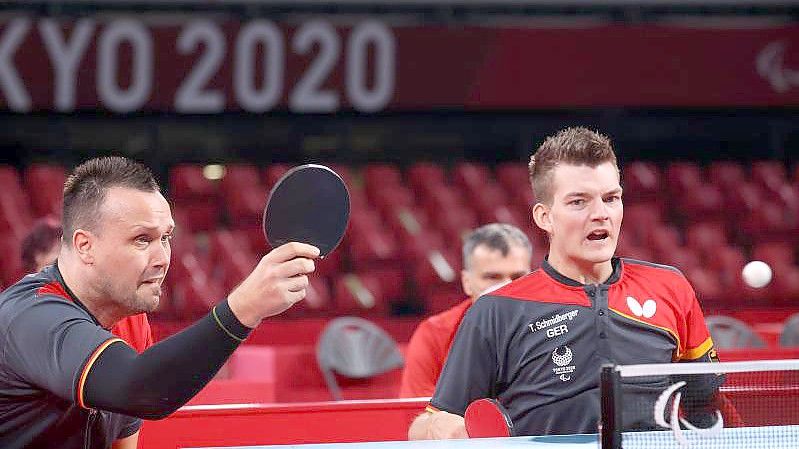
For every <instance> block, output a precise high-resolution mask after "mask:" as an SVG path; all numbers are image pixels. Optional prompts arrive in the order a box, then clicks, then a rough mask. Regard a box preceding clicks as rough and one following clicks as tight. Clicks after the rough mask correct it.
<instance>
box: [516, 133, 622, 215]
mask: <svg viewBox="0 0 799 449" xmlns="http://www.w3.org/2000/svg"><path fill="white" fill-rule="evenodd" d="M605 162H611V163H613V165H614V166H615V167H616V170H617V171H618V169H619V166H618V163H617V162H616V154H615V153H614V152H613V145H612V144H611V142H610V139H609V138H608V137H607V136H605V135H603V134H600V133H598V132H595V131H591V130H590V129H588V128H583V127H581V126H578V127H574V128H566V129H564V130H562V131H560V132H558V133H557V134H555V135H553V136H550V137H547V139H546V140H544V143H542V144H541V146H540V147H538V150H536V152H535V154H533V156H532V157H531V158H530V166H529V168H530V184H531V185H532V187H533V193H535V196H536V199H537V200H538V201H539V202H542V203H545V204H551V203H552V171H553V170H554V169H555V167H556V166H557V165H558V164H571V165H587V166H589V167H596V166H598V165H600V164H604V163H605Z"/></svg>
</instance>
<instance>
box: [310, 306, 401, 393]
mask: <svg viewBox="0 0 799 449" xmlns="http://www.w3.org/2000/svg"><path fill="white" fill-rule="evenodd" d="M316 360H317V362H318V363H319V369H320V370H321V371H322V375H324V378H325V382H326V383H327V388H328V390H330V394H331V395H332V396H333V400H336V401H339V400H341V399H342V395H341V388H340V387H339V385H338V382H337V381H336V373H338V374H340V375H342V376H345V377H350V378H355V379H365V378H369V377H372V376H376V375H378V374H382V373H385V372H388V371H391V370H392V369H395V368H399V367H401V366H402V365H403V363H404V360H403V358H402V354H401V353H400V351H399V347H398V346H397V342H396V341H394V339H393V338H391V336H390V335H388V334H387V333H386V332H385V331H384V330H383V329H381V328H380V327H378V326H377V325H375V324H374V323H372V322H371V321H369V320H365V319H363V318H358V317H340V318H336V319H333V320H331V321H330V322H329V323H328V324H327V326H326V327H325V329H324V330H323V331H322V334H321V335H320V337H319V341H318V342H317V343H316Z"/></svg>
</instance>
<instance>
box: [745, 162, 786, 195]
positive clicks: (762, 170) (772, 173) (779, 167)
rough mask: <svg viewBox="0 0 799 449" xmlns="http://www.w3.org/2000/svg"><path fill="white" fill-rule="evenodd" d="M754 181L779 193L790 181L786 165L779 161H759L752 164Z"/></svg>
mask: <svg viewBox="0 0 799 449" xmlns="http://www.w3.org/2000/svg"><path fill="white" fill-rule="evenodd" d="M752 181H754V182H755V183H757V184H760V185H761V186H763V187H764V188H765V189H766V190H768V191H770V192H772V193H777V192H779V189H780V187H782V185H783V184H785V183H786V182H787V181H788V175H787V173H786V170H785V165H783V164H782V162H779V161H757V162H755V163H753V164H752Z"/></svg>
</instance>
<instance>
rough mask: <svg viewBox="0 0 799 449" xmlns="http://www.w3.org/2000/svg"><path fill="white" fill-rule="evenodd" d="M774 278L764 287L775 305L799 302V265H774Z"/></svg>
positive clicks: (794, 304) (793, 304)
mask: <svg viewBox="0 0 799 449" xmlns="http://www.w3.org/2000/svg"><path fill="white" fill-rule="evenodd" d="M772 269H773V272H774V274H773V276H774V277H773V280H772V281H771V284H770V285H768V286H767V287H765V288H764V289H765V290H767V291H768V297H769V299H770V300H771V303H772V304H774V305H775V306H793V307H795V306H796V304H798V303H799V267H797V266H795V265H772Z"/></svg>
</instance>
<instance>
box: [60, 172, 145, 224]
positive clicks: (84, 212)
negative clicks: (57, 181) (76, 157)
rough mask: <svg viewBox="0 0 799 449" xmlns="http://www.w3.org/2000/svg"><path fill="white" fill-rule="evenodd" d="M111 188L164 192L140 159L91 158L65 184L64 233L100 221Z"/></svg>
mask: <svg viewBox="0 0 799 449" xmlns="http://www.w3.org/2000/svg"><path fill="white" fill-rule="evenodd" d="M111 187H126V188H129V189H135V190H141V191H143V192H160V191H161V188H160V187H158V183H157V182H156V181H155V178H154V177H153V174H152V172H151V171H150V169H148V168H147V167H145V166H144V165H142V164H140V163H139V162H136V161H134V160H131V159H128V158H124V157H118V156H112V157H98V158H95V159H89V160H88V161H86V162H84V163H82V164H80V165H79V166H77V167H76V168H75V170H73V172H72V174H71V175H69V177H68V178H67V180H66V182H65V183H64V209H63V214H62V217H63V228H64V235H66V236H71V235H72V233H73V232H75V229H78V228H86V229H89V227H90V225H92V224H94V223H97V221H98V219H99V216H98V214H99V212H100V206H101V205H102V204H103V200H104V199H105V196H106V193H107V192H108V189H110V188H111Z"/></svg>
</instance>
